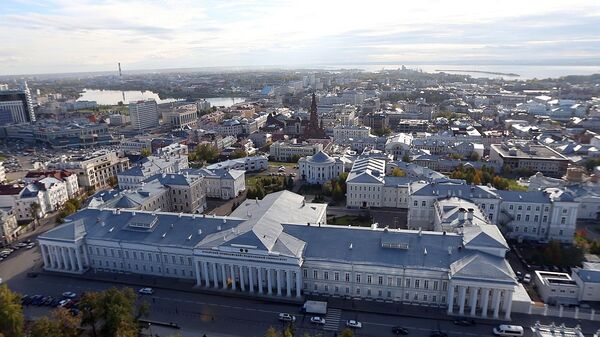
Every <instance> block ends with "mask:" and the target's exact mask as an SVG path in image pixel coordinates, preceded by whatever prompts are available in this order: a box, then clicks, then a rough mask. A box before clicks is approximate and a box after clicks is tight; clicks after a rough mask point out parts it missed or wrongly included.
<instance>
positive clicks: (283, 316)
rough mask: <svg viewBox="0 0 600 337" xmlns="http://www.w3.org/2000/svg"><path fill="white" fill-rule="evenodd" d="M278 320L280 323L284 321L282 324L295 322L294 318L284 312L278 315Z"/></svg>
mask: <svg viewBox="0 0 600 337" xmlns="http://www.w3.org/2000/svg"><path fill="white" fill-rule="evenodd" d="M279 320H280V321H284V322H295V321H296V316H293V315H290V314H287V313H285V312H282V313H280V314H279Z"/></svg>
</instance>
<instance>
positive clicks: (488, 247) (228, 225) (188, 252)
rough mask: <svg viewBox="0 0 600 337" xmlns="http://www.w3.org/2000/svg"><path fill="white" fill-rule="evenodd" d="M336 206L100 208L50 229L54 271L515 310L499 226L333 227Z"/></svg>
mask: <svg viewBox="0 0 600 337" xmlns="http://www.w3.org/2000/svg"><path fill="white" fill-rule="evenodd" d="M326 208H327V205H325V204H312V203H307V202H306V201H305V200H304V197H303V196H300V195H297V194H294V193H291V192H289V191H281V192H277V193H273V194H269V195H267V196H266V197H265V198H264V199H263V200H260V201H246V202H245V203H244V204H242V205H240V206H239V207H238V208H237V209H236V210H235V211H234V212H233V213H232V214H231V216H229V217H213V216H203V215H192V214H181V213H180V214H176V213H166V212H143V211H132V210H127V211H125V210H118V209H91V208H88V209H84V210H82V211H80V212H78V213H76V214H74V215H72V216H71V217H69V218H68V219H67V222H66V223H65V224H63V225H61V226H58V227H56V228H54V229H51V230H49V231H48V232H46V233H45V234H43V235H41V236H40V237H39V238H38V239H39V243H40V247H41V250H42V256H43V261H44V268H45V269H46V270H49V271H58V272H66V273H85V272H87V271H88V270H102V271H108V272H119V273H120V272H125V273H134V274H144V275H155V276H162V277H172V278H179V279H189V280H190V281H191V282H194V283H195V284H196V287H199V288H202V289H206V290H208V289H220V290H221V291H223V290H225V291H230V292H245V293H251V294H255V295H256V296H285V297H296V298H302V297H303V295H306V294H319V295H323V296H337V297H345V298H351V299H355V300H363V299H368V300H377V301H388V302H395V303H402V304H416V305H427V306H437V307H444V308H446V309H447V311H448V313H449V314H455V315H461V316H463V315H464V316H473V317H484V318H485V317H489V318H496V319H509V318H510V313H511V310H512V303H513V293H514V292H515V290H516V287H517V284H518V283H517V282H516V278H515V275H514V273H513V271H512V269H511V268H510V266H509V264H508V263H507V261H506V260H505V258H504V255H505V253H506V251H507V249H508V248H507V246H506V242H505V241H504V239H503V238H502V236H501V235H499V232H498V231H497V229H496V231H493V230H481V229H480V228H479V227H477V226H473V227H471V228H470V229H469V230H465V232H464V233H462V234H456V233H440V232H426V231H416V230H388V229H387V228H385V229H384V228H357V227H350V228H348V227H339V226H328V225H326V224H325V221H326ZM490 227H494V228H495V226H490Z"/></svg>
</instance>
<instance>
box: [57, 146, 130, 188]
mask: <svg viewBox="0 0 600 337" xmlns="http://www.w3.org/2000/svg"><path fill="white" fill-rule="evenodd" d="M50 166H51V167H53V168H56V169H66V170H69V171H71V172H75V173H76V174H77V180H78V182H79V186H80V187H82V188H92V189H99V188H103V187H107V186H109V185H110V180H111V179H112V178H114V179H117V173H119V172H122V171H124V170H126V169H128V168H129V167H130V165H129V159H128V158H125V157H120V156H119V155H118V154H117V153H116V152H114V151H106V150H102V151H96V152H93V153H89V154H85V155H78V156H71V157H69V158H66V159H62V160H61V161H59V162H54V163H51V164H50Z"/></svg>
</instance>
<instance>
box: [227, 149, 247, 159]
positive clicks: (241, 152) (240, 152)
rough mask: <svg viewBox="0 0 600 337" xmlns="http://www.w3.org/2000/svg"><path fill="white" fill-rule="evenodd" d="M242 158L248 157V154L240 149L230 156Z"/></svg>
mask: <svg viewBox="0 0 600 337" xmlns="http://www.w3.org/2000/svg"><path fill="white" fill-rule="evenodd" d="M244 157H248V153H247V152H246V151H244V150H242V149H239V150H235V151H233V153H232V154H231V158H234V159H236V158H244Z"/></svg>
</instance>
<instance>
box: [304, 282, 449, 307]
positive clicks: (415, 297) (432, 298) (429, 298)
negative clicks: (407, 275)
mask: <svg viewBox="0 0 600 337" xmlns="http://www.w3.org/2000/svg"><path fill="white" fill-rule="evenodd" d="M306 288H307V284H306V283H305V284H304V289H306ZM331 289H333V293H334V294H342V295H351V293H350V287H341V288H340V287H339V286H333V287H330V286H329V285H327V284H325V285H318V284H316V283H315V284H314V286H313V290H314V292H325V293H329V292H330V291H331ZM341 289H343V292H340V290H341ZM354 292H355V293H354V294H355V295H358V296H360V295H365V296H367V297H377V298H384V291H383V290H380V289H379V290H377V291H376V292H374V291H373V290H372V289H370V288H367V289H366V290H364V291H363V290H362V289H361V288H359V287H357V288H355V290H354ZM354 294H353V295H354ZM385 297H386V298H389V299H392V298H394V292H393V291H391V290H387V291H385ZM438 299H439V302H438ZM403 300H405V301H414V302H429V303H442V304H444V303H446V296H445V295H442V296H439V297H438V295H431V294H419V293H410V292H405V293H404V296H403Z"/></svg>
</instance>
